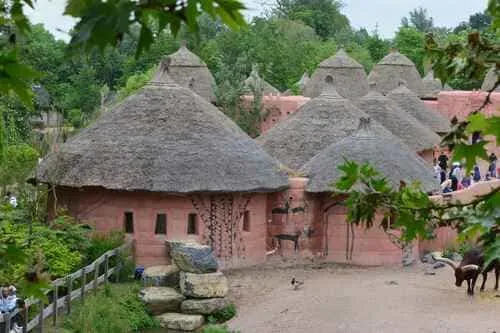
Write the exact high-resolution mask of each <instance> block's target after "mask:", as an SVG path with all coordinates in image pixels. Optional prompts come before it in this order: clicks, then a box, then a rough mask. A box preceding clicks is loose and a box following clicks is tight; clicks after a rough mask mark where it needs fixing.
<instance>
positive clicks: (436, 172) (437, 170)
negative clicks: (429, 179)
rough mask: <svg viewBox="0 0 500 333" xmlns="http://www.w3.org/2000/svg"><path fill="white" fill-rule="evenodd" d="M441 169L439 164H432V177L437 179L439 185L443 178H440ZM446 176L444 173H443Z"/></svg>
mask: <svg viewBox="0 0 500 333" xmlns="http://www.w3.org/2000/svg"><path fill="white" fill-rule="evenodd" d="M441 174H442V170H441V167H440V166H439V164H437V163H435V164H434V177H435V178H436V179H437V181H438V183H439V185H441V184H442V183H443V181H444V180H443V179H442V176H441ZM445 176H446V175H445Z"/></svg>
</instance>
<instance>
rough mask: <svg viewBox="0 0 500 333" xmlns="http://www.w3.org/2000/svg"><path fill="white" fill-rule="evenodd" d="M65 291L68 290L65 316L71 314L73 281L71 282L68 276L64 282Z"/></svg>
mask: <svg viewBox="0 0 500 333" xmlns="http://www.w3.org/2000/svg"><path fill="white" fill-rule="evenodd" d="M66 289H68V295H66V307H67V314H70V313H71V292H72V291H73V280H71V275H70V276H68V279H67V281H66Z"/></svg>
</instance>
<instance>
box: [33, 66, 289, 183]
mask: <svg viewBox="0 0 500 333" xmlns="http://www.w3.org/2000/svg"><path fill="white" fill-rule="evenodd" d="M168 70H169V67H168V64H166V63H165V62H162V64H161V65H160V68H159V70H158V72H157V73H156V77H155V78H154V79H153V80H152V81H151V83H149V84H148V85H146V86H145V87H144V88H143V89H142V90H140V91H139V92H137V93H136V94H134V95H132V96H130V97H128V98H127V99H125V100H124V101H123V102H122V103H120V104H118V105H117V106H115V107H114V108H112V109H111V110H110V111H108V112H106V113H104V114H103V115H102V116H101V117H100V118H99V119H98V120H97V121H96V122H95V123H94V124H93V125H92V126H90V127H88V128H86V129H84V130H82V131H81V132H80V133H79V134H77V135H76V136H74V137H73V138H71V139H70V140H68V141H67V142H66V143H65V144H64V145H62V146H61V147H60V149H59V151H57V152H54V153H51V154H49V155H48V156H47V157H46V158H45V159H44V160H43V161H42V163H41V164H40V165H39V167H38V170H37V172H36V180H38V181H40V182H43V183H54V184H57V185H59V186H66V187H77V188H80V187H102V188H105V189H110V190H125V191H152V192H163V193H192V192H267V191H275V190H281V189H283V188H285V187H287V184H288V180H287V177H286V175H285V174H284V173H282V172H280V171H279V170H280V169H279V168H280V166H279V163H278V162H277V161H276V160H275V159H273V158H272V157H271V156H269V155H268V154H267V153H266V152H265V151H264V150H263V149H262V147H260V146H259V145H258V144H257V143H256V142H255V141H254V140H252V139H251V138H250V137H248V135H246V134H245V133H244V132H243V131H242V130H241V129H240V128H239V127H238V126H237V125H236V124H235V123H234V122H233V121H232V120H230V119H229V118H227V117H226V116H225V115H224V114H223V113H222V112H221V111H219V110H218V109H217V108H216V107H214V106H213V105H211V104H210V103H209V102H207V101H206V100H205V99H203V98H202V97H200V96H198V95H197V94H195V93H193V92H192V91H191V90H189V89H186V88H184V87H181V86H179V85H177V84H176V83H174V81H173V80H171V79H169V78H168V74H167V72H168Z"/></svg>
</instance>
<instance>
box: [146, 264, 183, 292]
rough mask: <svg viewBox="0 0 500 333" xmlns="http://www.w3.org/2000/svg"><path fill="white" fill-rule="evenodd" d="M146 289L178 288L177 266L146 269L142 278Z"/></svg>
mask: <svg viewBox="0 0 500 333" xmlns="http://www.w3.org/2000/svg"><path fill="white" fill-rule="evenodd" d="M142 278H143V281H144V285H145V286H146V287H149V286H156V287H174V288H177V287H178V286H179V267H177V265H175V264H172V265H160V266H152V267H148V268H146V269H145V270H144V274H143V276H142Z"/></svg>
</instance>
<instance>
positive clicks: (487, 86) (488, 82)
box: [481, 68, 500, 91]
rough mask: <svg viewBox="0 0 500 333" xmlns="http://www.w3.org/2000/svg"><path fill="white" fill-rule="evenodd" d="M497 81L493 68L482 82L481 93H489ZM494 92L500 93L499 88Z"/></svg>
mask: <svg viewBox="0 0 500 333" xmlns="http://www.w3.org/2000/svg"><path fill="white" fill-rule="evenodd" d="M496 81H497V74H496V73H495V68H491V69H490V70H489V71H488V73H486V76H485V78H484V81H483V85H482V86H481V90H482V91H490V90H491V89H493V87H494V86H495V83H496ZM495 91H500V86H498V87H497V88H496V89H495Z"/></svg>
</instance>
